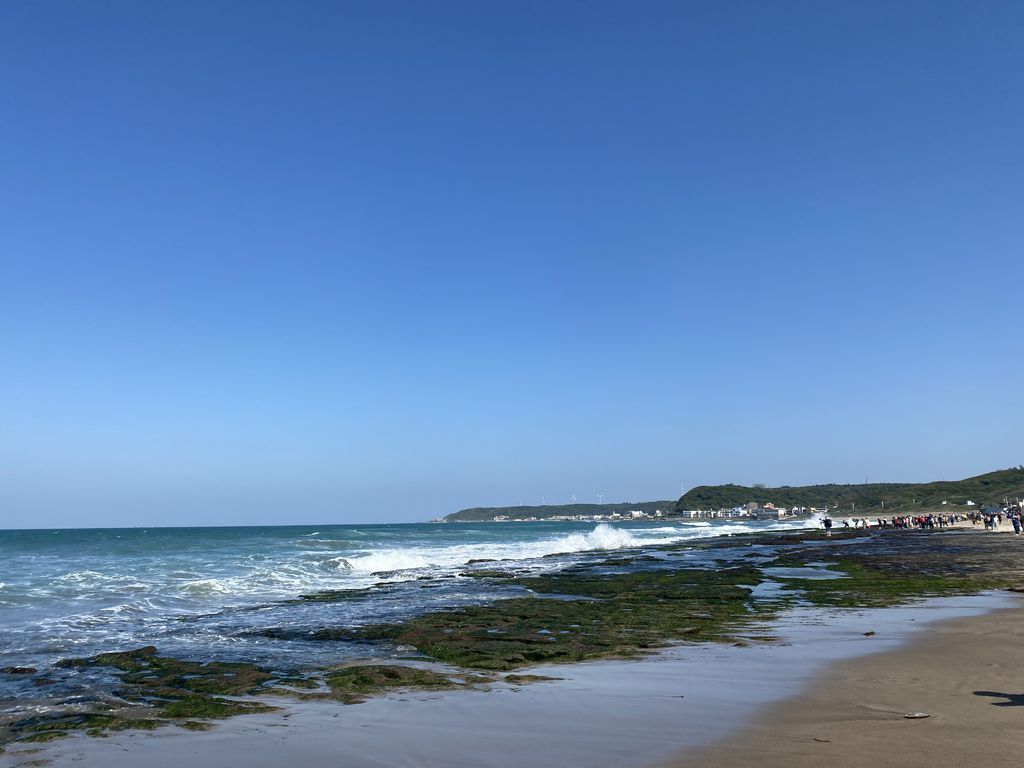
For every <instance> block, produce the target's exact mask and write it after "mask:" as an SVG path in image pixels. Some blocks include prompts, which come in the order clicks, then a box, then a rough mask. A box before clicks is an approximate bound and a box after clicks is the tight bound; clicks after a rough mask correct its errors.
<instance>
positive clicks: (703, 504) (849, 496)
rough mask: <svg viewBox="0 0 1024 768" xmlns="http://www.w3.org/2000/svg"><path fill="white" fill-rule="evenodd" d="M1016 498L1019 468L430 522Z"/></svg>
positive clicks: (708, 492) (1022, 476) (476, 512)
mask: <svg viewBox="0 0 1024 768" xmlns="http://www.w3.org/2000/svg"><path fill="white" fill-rule="evenodd" d="M1021 498H1024V466H1019V467H1011V468H1010V469H1001V470H997V471H995V472H988V473H986V474H983V475H977V476H975V477H968V478H965V479H963V480H938V481H935V482H931V483H857V484H845V485H844V484H838V483H828V484H825V485H782V486H777V487H766V486H761V485H753V486H748V485H734V484H732V483H730V484H727V485H699V486H697V487H695V488H691V489H690V490H689V491H687V492H686V493H685V494H683V495H682V496H681V497H680V498H679V499H678V500H676V501H637V502H622V503H615V504H544V505H540V506H523V505H520V506H514V507H472V508H470V509H462V510H459V511H458V512H453V513H452V514H450V515H446V516H445V517H443V518H441V519H440V520H439V521H438V522H445V523H471V522H522V521H530V520H594V521H597V520H627V519H638V520H651V519H654V520H657V519H665V518H677V517H687V518H692V517H760V518H764V517H768V518H779V517H795V516H799V515H806V514H811V513H813V512H826V511H828V512H831V513H833V514H838V513H841V514H850V515H858V514H863V515H867V516H884V515H887V514H896V513H907V512H911V511H923V510H935V509H940V508H943V507H947V508H948V507H950V506H954V507H972V506H982V505H986V504H1001V503H1003V502H1004V501H1006V500H1013V499H1021Z"/></svg>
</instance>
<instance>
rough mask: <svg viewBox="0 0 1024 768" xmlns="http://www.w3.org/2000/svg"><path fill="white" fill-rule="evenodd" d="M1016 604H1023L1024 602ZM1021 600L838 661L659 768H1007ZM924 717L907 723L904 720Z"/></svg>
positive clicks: (1014, 718)
mask: <svg viewBox="0 0 1024 768" xmlns="http://www.w3.org/2000/svg"><path fill="white" fill-rule="evenodd" d="M1018 600H1019V598H1018ZM1022 619H1024V601H1019V602H1018V604H1017V605H1015V606H1012V607H1009V608H1003V609H998V610H995V611H992V612H988V613H984V614H982V615H978V616H970V617H961V618H956V619H950V620H948V621H943V622H939V623H935V624H932V625H929V626H927V627H924V628H922V629H921V630H920V631H919V632H918V633H917V634H915V636H913V637H912V638H911V640H910V642H908V643H905V644H901V645H900V646H898V647H896V648H893V649H891V650H887V651H885V652H883V653H881V654H876V655H871V656H861V657H856V658H852V659H848V660H845V661H841V662H838V663H836V664H834V665H831V666H829V667H828V668H826V669H824V670H822V671H821V672H820V673H819V675H818V676H817V677H816V679H815V680H814V681H813V682H812V683H811V684H810V685H808V686H807V687H806V688H805V689H803V690H801V691H800V692H799V693H797V694H796V695H794V696H791V697H789V698H786V699H784V700H782V701H778V702H776V703H773V704H770V705H768V706H766V707H765V708H764V709H763V710H762V711H761V712H760V713H759V714H758V715H757V716H756V717H755V718H754V719H753V721H752V722H751V723H749V724H748V725H747V726H746V727H744V728H743V729H742V730H741V731H740V732H739V733H736V734H732V735H730V736H729V737H727V738H725V739H721V740H718V741H716V742H715V743H713V744H710V745H707V746H705V747H701V748H697V749H691V750H686V751H682V752H680V754H679V755H677V756H676V757H675V758H673V759H672V760H670V761H667V762H664V763H658V764H657V765H658V768H712V767H714V768H721V766H729V767H730V768H747V767H748V766H749V767H750V768H754V767H755V766H756V767H757V768H776V767H778V768H783V766H785V767H786V768H811V767H812V766H814V767H817V766H822V765H828V766H830V768H878V766H890V765H893V766H895V765H899V766H907V767H908V768H916V767H917V766H921V767H922V768H923V767H924V766H966V765H1010V764H1011V762H1015V761H1017V760H1019V757H1020V744H1019V741H1018V739H1017V738H1016V737H1015V736H1014V732H1015V731H1016V729H1018V728H1019V727H1020V710H1017V709H1015V707H1018V706H1022V705H1024V673H1021V672H1020V671H1019V665H1018V664H1017V663H1016V661H1017V660H1018V659H1020V658H1022V656H1024V622H1022ZM912 713H924V714H927V715H929V716H928V717H927V718H919V719H918V718H914V719H910V718H907V717H905V715H907V714H912Z"/></svg>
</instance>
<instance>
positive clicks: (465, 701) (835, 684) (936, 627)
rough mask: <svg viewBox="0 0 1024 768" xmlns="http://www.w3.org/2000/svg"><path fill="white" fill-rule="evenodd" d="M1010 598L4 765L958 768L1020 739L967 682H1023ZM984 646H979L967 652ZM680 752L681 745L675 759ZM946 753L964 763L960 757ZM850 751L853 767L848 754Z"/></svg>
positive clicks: (857, 615)
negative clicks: (1017, 674)
mask: <svg viewBox="0 0 1024 768" xmlns="http://www.w3.org/2000/svg"><path fill="white" fill-rule="evenodd" d="M1008 600H1016V597H1008V596H1007V593H993V594H987V595H976V596H965V597H954V598H943V599H934V600H928V601H923V602H920V603H917V604H914V605H908V606H903V607H898V608H883V609H866V610H853V611H850V610H838V611H835V610H827V609H818V608H807V609H800V610H797V611H794V612H792V613H790V614H788V615H787V616H786V618H785V619H783V620H782V621H781V622H780V623H779V624H778V625H777V629H778V631H779V635H780V636H779V640H778V641H777V642H773V643H767V644H755V645H750V646H728V645H718V646H707V645H700V646H690V647H685V646H682V647H678V648H673V649H668V650H666V651H665V652H663V653H661V654H658V655H657V656H654V657H650V658H648V659H644V660H633V661H606V662H596V663H591V664H580V665H569V666H564V665H562V666H549V667H540V668H535V669H532V670H531V672H539V673H544V674H549V675H557V676H559V677H560V678H562V679H560V680H555V681H552V682H548V683H541V684H535V685H528V686H524V687H522V688H514V689H510V688H507V687H504V688H502V687H499V688H496V689H493V690H491V691H489V692H459V691H450V692H439V693H433V694H431V693H406V694H399V695H397V696H384V697H379V698H376V699H373V700H371V701H369V702H367V703H365V704H361V705H359V706H355V707H345V706H339V705H336V704H331V703H308V704H292V705H290V706H289V707H288V712H287V713H285V716H284V717H282V716H281V713H270V714H267V715H254V716H250V717H240V718H235V719H231V720H227V721H224V722H223V723H221V724H219V725H218V726H217V727H216V728H215V729H213V730H212V731H209V732H206V733H188V732H185V731H182V730H180V729H173V728H169V729H162V730H160V731H157V732H153V733H131V732H129V733H119V734H113V735H111V736H109V737H107V738H102V739H94V738H88V737H86V736H84V735H78V736H75V737H73V738H70V739H66V740H62V741H58V742H55V743H53V744H47V745H45V748H44V749H37V748H33V747H32V746H29V745H25V746H24V747H22V746H19V747H18V748H12V749H11V750H10V752H9V753H8V755H6V756H0V765H11V766H19V765H20V766H24V765H35V764H38V763H35V762H33V761H37V760H40V759H42V760H47V761H49V764H51V765H54V766H60V765H70V764H74V765H77V766H81V768H88V767H89V766H96V768H101V767H102V768H117V766H124V768H130V767H131V766H135V765H138V764H139V763H140V762H144V763H145V764H147V765H149V766H153V768H165V767H166V768H172V767H173V766H178V765H181V764H183V763H187V764H189V765H192V766H194V767H195V768H216V766H221V765H224V761H225V756H226V755H230V756H231V758H232V759H233V760H238V761H240V762H241V763H244V764H245V765H247V766H250V768H273V767H274V766H279V765H283V764H286V763H287V762H297V763H301V764H302V765H308V766H329V765H338V764H342V765H350V766H361V767H362V768H387V767H388V766H406V767H407V768H434V766H441V765H445V766H454V767H455V768H480V767H484V766H486V768H510V767H511V766H516V765H522V764H523V763H524V761H525V762H530V763H534V762H536V763H544V762H547V763H549V764H552V765H560V766H576V765H587V766H593V767H595V768H616V767H620V768H621V767H622V766H636V767H637V768H640V767H641V766H644V765H659V766H678V767H680V768H681V767H682V766H687V767H688V766H692V765H699V766H705V765H706V766H716V767H721V766H733V765H740V766H742V765H747V764H750V765H754V764H755V762H756V764H757V765H758V766H765V765H779V766H783V765H785V766H789V765H808V766H810V765H821V764H822V761H824V760H826V759H827V760H834V761H835V762H837V764H840V765H850V766H859V765H868V764H869V763H870V764H881V765H886V764H893V765H895V764H899V765H908V764H911V763H907V762H906V761H905V760H902V759H899V760H895V759H894V760H895V761H894V762H891V763H886V762H884V759H887V758H889V757H892V756H893V755H897V756H898V755H901V754H902V752H901V750H903V749H911V744H916V741H915V742H908V741H907V738H908V734H911V735H914V736H915V737H916V738H917V739H919V740H920V741H921V742H922V743H923V744H927V745H929V747H930V749H929V751H927V752H925V751H924V750H922V749H919V748H918V747H916V746H915V747H913V749H912V750H911V751H912V752H913V754H915V755H926V757H923V758H922V760H926V761H927V762H921V763H920V764H921V765H925V764H928V765H931V766H936V765H961V764H966V763H964V762H963V761H961V760H960V757H959V756H965V755H966V756H969V755H971V754H976V755H979V756H985V757H991V758H996V757H997V756H1005V755H1008V754H1009V753H1010V749H1011V748H1012V746H1013V740H1012V739H1011V738H1008V737H1006V736H1005V735H1001V734H1000V730H1001V729H1005V728H1006V726H1007V725H1008V724H1009V723H1011V722H1012V721H1013V717H1014V713H1012V712H1009V711H1008V710H1007V708H1003V707H993V706H991V704H992V702H998V701H1000V700H999V699H990V698H985V699H983V698H981V697H978V696H975V695H974V694H973V691H974V690H992V691H999V692H1007V693H1012V692H1013V691H1011V690H1009V689H1007V682H1006V681H1007V680H1012V679H1013V675H1012V673H1010V674H1008V670H1010V665H1009V664H1008V659H1009V658H1011V657H1012V655H1013V648H1014V647H1016V648H1020V643H1021V642H1022V640H1021V636H1020V634H1017V635H1014V634H1013V632H1014V630H1013V625H1014V622H1015V621H1019V618H1020V616H1021V610H1024V608H1014V609H1012V610H1005V606H1006V605H1007V602H1008ZM966 616H972V617H973V618H964V617H966ZM871 632H874V634H870V633H871ZM866 633H868V634H866ZM1004 635H1005V636H1006V637H1004ZM1004 641H1008V642H1009V643H1010V645H1009V646H1005V645H1004ZM1013 643H1016V646H1014V645H1013ZM975 645H978V646H979V647H980V648H981V649H982V650H983V652H981V653H977V652H975V651H974V650H972V649H973V647H974V646H975ZM1004 648H1005V652H1004ZM922 649H927V650H922ZM855 657H858V658H857V660H855V661H848V660H849V659H851V658H855ZM951 661H955V662H956V663H955V665H954V664H951ZM951 667H952V668H953V669H955V670H956V671H955V673H954V674H949V671H950V669H951ZM979 670H980V671H979ZM821 681H824V682H825V683H826V686H825V687H819V685H818V683H819V682H821ZM1010 687H1011V688H1012V687H1013V686H1012V684H1011V685H1010ZM281 703H282V704H284V702H281ZM917 710H924V711H928V712H931V713H932V714H933V717H932V718H931V719H929V720H927V721H909V720H904V719H903V717H902V715H903V714H904V713H905V711H917ZM968 710H969V711H968ZM951 723H956V724H957V727H956V729H955V730H954V729H951V728H950V727H949V726H950V724H951ZM961 731H963V733H961ZM968 737H969V738H968ZM815 738H818V739H822V740H823V741H821V742H816V741H814V739H815ZM975 744H977V746H975ZM875 745H878V748H877V749H876V748H875ZM33 746H34V745H33ZM681 749H685V750H686V751H685V753H683V754H682V756H681V757H679V758H678V759H671V756H672V755H673V754H674V753H676V752H678V751H679V750H681ZM953 750H955V751H956V754H957V755H958V757H957V759H956V760H954V761H952V762H950V760H949V755H950V754H952V752H953ZM972 750H973V752H972ZM847 754H855V755H856V758H857V759H858V760H859V762H840V761H839V757H840V756H843V755H847ZM868 754H870V755H871V757H865V755H868ZM880 756H881V757H880ZM5 758H6V759H5ZM670 759H671V760H670ZM667 760H670V762H668V763H666V761H667ZM766 760H767V762H766ZM799 760H803V762H799Z"/></svg>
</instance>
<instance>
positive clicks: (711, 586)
mask: <svg viewBox="0 0 1024 768" xmlns="http://www.w3.org/2000/svg"><path fill="white" fill-rule="evenodd" d="M761 580H762V577H761V575H760V572H759V571H757V570H756V569H754V568H726V569H721V570H717V571H711V570H700V569H680V570H675V571H668V570H658V571H637V572H631V573H618V574H596V573H592V572H590V571H589V570H588V569H574V570H571V571H568V572H564V573H560V574H553V575H544V576H530V577H522V578H516V579H509V582H510V583H512V584H515V585H517V586H521V587H523V588H525V589H527V590H529V591H531V592H533V593H535V595H536V596H534V597H514V598H506V599H503V600H498V601H496V602H494V603H492V604H490V605H484V606H473V607H468V608H463V609H459V610H452V611H438V612H434V613H429V614H426V615H424V616H421V617H418V618H415V619H412V620H410V621H407V622H405V623H403V624H390V625H389V624H385V625H375V626H369V627H364V628H361V629H358V630H347V634H346V637H353V638H354V639H360V640H364V641H366V640H386V641H390V642H393V643H397V644H401V645H411V646H413V647H415V648H416V649H417V650H419V651H420V652H421V653H424V654H425V655H427V656H429V657H431V658H434V659H437V660H440V661H444V662H447V663H450V664H454V665H457V666H460V667H469V668H477V669H492V670H511V669H515V668H517V667H522V666H526V665H531V664H538V663H567V662H575V661H583V660H586V659H595V658H606V657H611V656H615V657H629V656H636V655H639V654H642V653H646V652H649V651H650V650H652V649H656V648H660V647H663V646H665V645H667V644H669V643H671V642H684V641H685V642H706V641H710V640H722V639H726V638H732V636H733V634H734V633H735V632H738V631H739V630H740V629H741V628H743V627H745V626H747V625H748V624H749V623H750V622H751V621H752V620H753V618H754V617H756V616H757V615H759V613H760V610H759V609H758V607H757V606H756V605H755V603H754V602H753V601H752V600H751V590H750V588H749V587H748V586H746V585H749V584H757V583H759V582H760V581H761ZM570 596H571V597H573V598H581V599H566V597H570Z"/></svg>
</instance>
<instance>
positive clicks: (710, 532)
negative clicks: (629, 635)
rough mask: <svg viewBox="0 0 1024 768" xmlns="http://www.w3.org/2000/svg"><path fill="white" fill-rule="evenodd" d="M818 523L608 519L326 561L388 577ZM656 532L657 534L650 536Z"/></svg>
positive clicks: (763, 531) (809, 526) (778, 529)
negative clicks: (647, 523) (588, 527)
mask: <svg viewBox="0 0 1024 768" xmlns="http://www.w3.org/2000/svg"><path fill="white" fill-rule="evenodd" d="M816 526H817V521H816V520H815V519H813V518H810V519H806V520H799V521H785V522H779V523H771V524H769V525H765V526H754V525H744V524H742V523H736V524H729V523H726V524H720V525H713V524H712V523H710V522H707V521H697V522H694V523H683V524H681V525H680V526H678V527H671V526H662V527H659V528H653V529H650V530H647V531H644V530H633V531H629V530H626V529H623V528H616V527H615V526H613V525H610V524H608V523H600V524H599V525H597V526H596V527H595V528H594V529H593V530H592V531H589V532H587V533H570V534H567V535H565V536H559V537H556V538H552V539H547V540H541V541H536V542H514V543H496V544H488V545H480V544H467V545H457V546H450V547H441V548H437V549H428V548H399V549H381V550H377V551H370V552H366V553H363V554H359V555H354V556H346V557H342V556H339V557H335V558H331V559H330V560H329V561H327V562H330V563H331V564H332V566H333V567H337V568H342V569H345V570H348V571H352V572H358V573H368V574H388V577H389V578H395V577H397V576H399V575H400V574H401V572H403V571H409V570H420V569H425V568H455V567H461V566H465V565H468V564H469V563H470V562H471V561H473V560H480V561H492V560H493V561H499V562H501V561H510V562H513V563H514V562H523V561H529V560H535V559H538V558H544V557H551V556H554V555H573V554H581V553H587V552H601V551H612V550H621V549H638V548H643V547H657V546H663V545H667V544H677V543H681V542H685V541H692V540H698V539H709V538H718V537H721V536H732V535H736V534H742V533H766V532H772V531H787V530H800V529H804V528H814V527H816ZM655 533H657V534H661V535H658V536H651V535H649V534H655ZM664 534H670V535H664Z"/></svg>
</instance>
